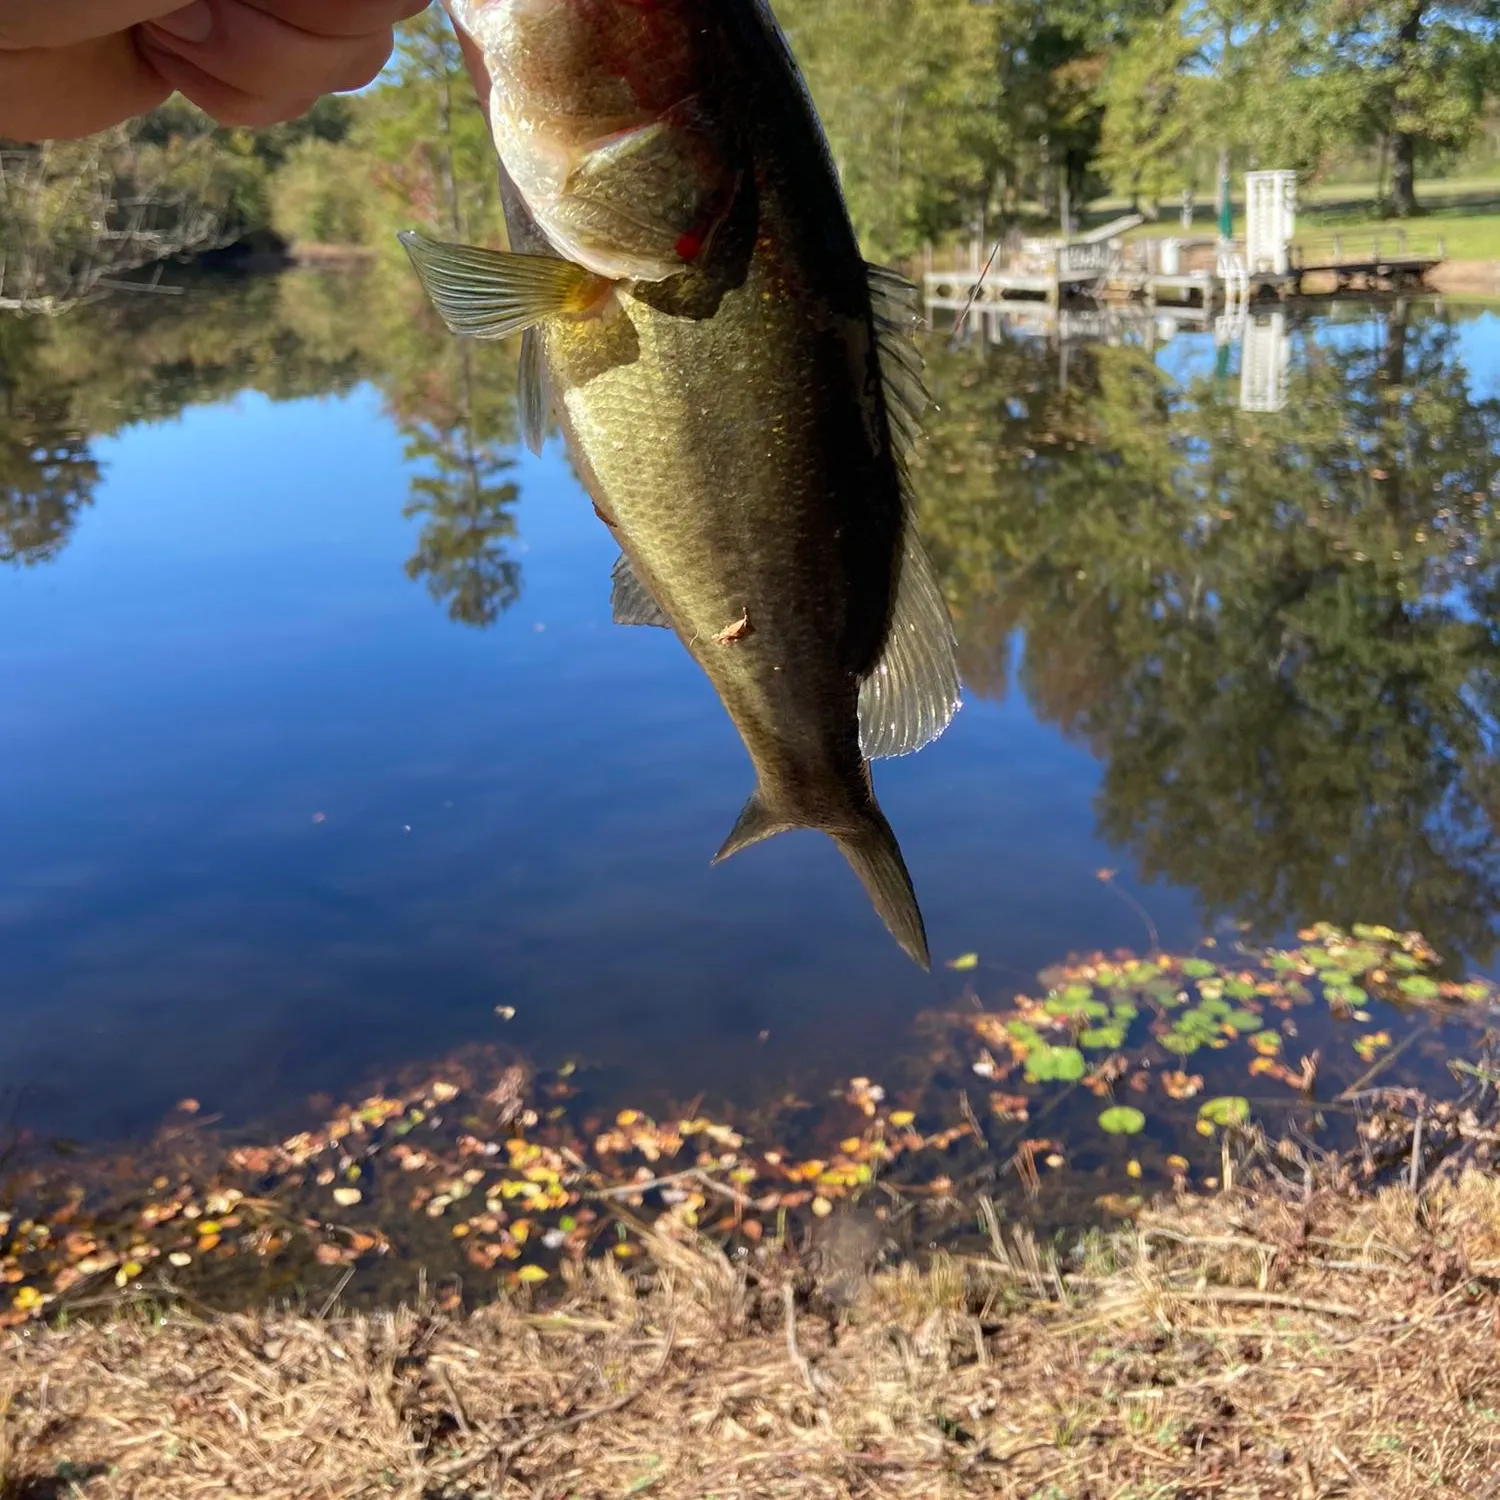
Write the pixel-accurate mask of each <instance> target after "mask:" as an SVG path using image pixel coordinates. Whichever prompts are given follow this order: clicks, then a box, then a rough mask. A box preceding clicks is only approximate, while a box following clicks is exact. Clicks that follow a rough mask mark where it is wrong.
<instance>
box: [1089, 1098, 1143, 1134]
mask: <svg viewBox="0 0 1500 1500" xmlns="http://www.w3.org/2000/svg"><path fill="white" fill-rule="evenodd" d="M1099 1128H1100V1129H1101V1130H1104V1131H1106V1132H1107V1133H1108V1134H1110V1135H1139V1134H1140V1132H1141V1131H1142V1130H1144V1129H1145V1128H1146V1117H1145V1115H1143V1114H1142V1113H1141V1112H1140V1110H1138V1109H1135V1108H1133V1107H1132V1106H1130V1105H1129V1104H1117V1105H1115V1107H1114V1108H1113V1109H1107V1110H1105V1111H1104V1113H1103V1114H1102V1115H1100V1116H1099Z"/></svg>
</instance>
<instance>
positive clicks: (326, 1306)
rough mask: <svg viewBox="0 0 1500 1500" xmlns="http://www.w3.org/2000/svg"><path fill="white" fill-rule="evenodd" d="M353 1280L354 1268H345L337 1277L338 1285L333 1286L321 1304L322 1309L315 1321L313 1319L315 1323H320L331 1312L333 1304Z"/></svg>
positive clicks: (319, 1310)
mask: <svg viewBox="0 0 1500 1500" xmlns="http://www.w3.org/2000/svg"><path fill="white" fill-rule="evenodd" d="M353 1280H354V1267H353V1266H348V1267H346V1268H345V1271H344V1274H343V1275H342V1276H340V1277H339V1279H338V1285H337V1286H335V1287H334V1289H333V1290H332V1291H331V1292H329V1294H328V1298H327V1300H326V1301H325V1302H324V1303H323V1305H322V1307H320V1308H319V1309H318V1316H317V1318H316V1319H314V1321H315V1322H318V1323H321V1322H323V1321H324V1320H325V1319H326V1318H327V1317H328V1314H329V1313H331V1312H332V1311H333V1308H334V1304H335V1303H336V1302H337V1301H338V1300H339V1298H340V1297H342V1296H343V1295H344V1288H345V1287H347V1286H348V1285H349V1283H350V1282H351V1281H353Z"/></svg>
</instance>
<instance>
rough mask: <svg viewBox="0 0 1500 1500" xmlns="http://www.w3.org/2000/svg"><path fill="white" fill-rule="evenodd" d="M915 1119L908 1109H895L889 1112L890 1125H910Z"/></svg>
mask: <svg viewBox="0 0 1500 1500" xmlns="http://www.w3.org/2000/svg"><path fill="white" fill-rule="evenodd" d="M916 1118H917V1117H916V1116H915V1115H914V1114H913V1113H912V1112H911V1111H910V1110H909V1109H895V1110H892V1111H891V1124H892V1125H901V1126H905V1125H910V1124H911V1123H912V1121H913V1120H915V1119H916Z"/></svg>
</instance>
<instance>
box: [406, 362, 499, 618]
mask: <svg viewBox="0 0 1500 1500" xmlns="http://www.w3.org/2000/svg"><path fill="white" fill-rule="evenodd" d="M458 369H459V378H458V382H457V386H456V389H455V391H454V396H455V400H454V405H453V411H452V413H451V416H450V418H449V420H447V421H446V422H430V421H429V422H422V423H408V424H406V425H405V427H404V431H405V432H406V434H407V443H406V449H405V453H406V459H407V461H408V463H411V464H413V465H416V466H418V469H417V472H416V473H414V474H413V476H412V480H411V500H410V501H409V502H408V504H407V506H406V511H405V514H406V515H407V516H408V517H409V518H413V517H418V516H420V517H422V520H423V524H422V534H421V537H420V539H419V540H418V543H417V550H416V553H415V554H414V555H413V557H412V559H411V561H410V562H408V563H407V565H406V572H407V576H408V577H409V578H412V579H425V580H426V581H427V590H428V592H429V593H430V594H431V595H432V597H433V598H434V599H439V600H445V601H446V602H447V605H448V617H449V619H451V620H456V621H458V622H460V623H461V624H464V625H477V626H480V627H481V628H482V627H484V626H487V625H493V624H494V623H495V621H496V620H498V619H499V618H500V616H501V615H502V614H503V613H504V612H505V611H506V610H507V609H509V608H510V607H511V605H513V604H514V603H515V602H516V601H517V600H518V599H519V598H520V597H521V565H520V563H518V562H517V561H516V560H515V558H514V556H513V555H512V553H511V550H510V544H511V543H512V542H514V540H515V538H516V535H517V529H516V518H515V509H514V507H515V503H516V501H517V500H518V499H519V498H520V495H521V491H520V487H519V486H518V485H517V484H515V483H514V481H512V480H510V479H508V478H505V477H504V476H506V475H508V474H509V473H510V471H511V470H512V469H514V468H515V459H514V458H513V457H512V456H511V454H510V452H509V451H508V448H507V446H506V445H504V444H502V443H499V442H496V441H495V440H494V439H493V438H490V439H486V438H485V437H483V436H482V435H481V431H482V425H481V419H480V417H479V412H478V402H477V400H476V392H475V371H474V360H473V354H472V351H471V350H470V348H469V347H468V346H467V344H460V346H459V349H458Z"/></svg>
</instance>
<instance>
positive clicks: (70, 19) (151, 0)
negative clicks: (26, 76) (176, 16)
mask: <svg viewBox="0 0 1500 1500" xmlns="http://www.w3.org/2000/svg"><path fill="white" fill-rule="evenodd" d="M187 8H188V7H187V6H186V5H184V4H183V0H0V52H19V51H21V50H22V49H23V48H29V47H45V48H52V47H69V46H72V45H73V44H74V43H76V42H90V41H94V40H96V39H97V38H99V37H106V36H114V35H115V34H116V33H117V32H122V31H128V30H129V29H130V28H131V27H132V26H137V25H139V24H140V23H141V22H142V21H155V20H159V19H160V18H161V17H162V16H168V15H171V14H172V12H173V11H177V10H186V9H187Z"/></svg>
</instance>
